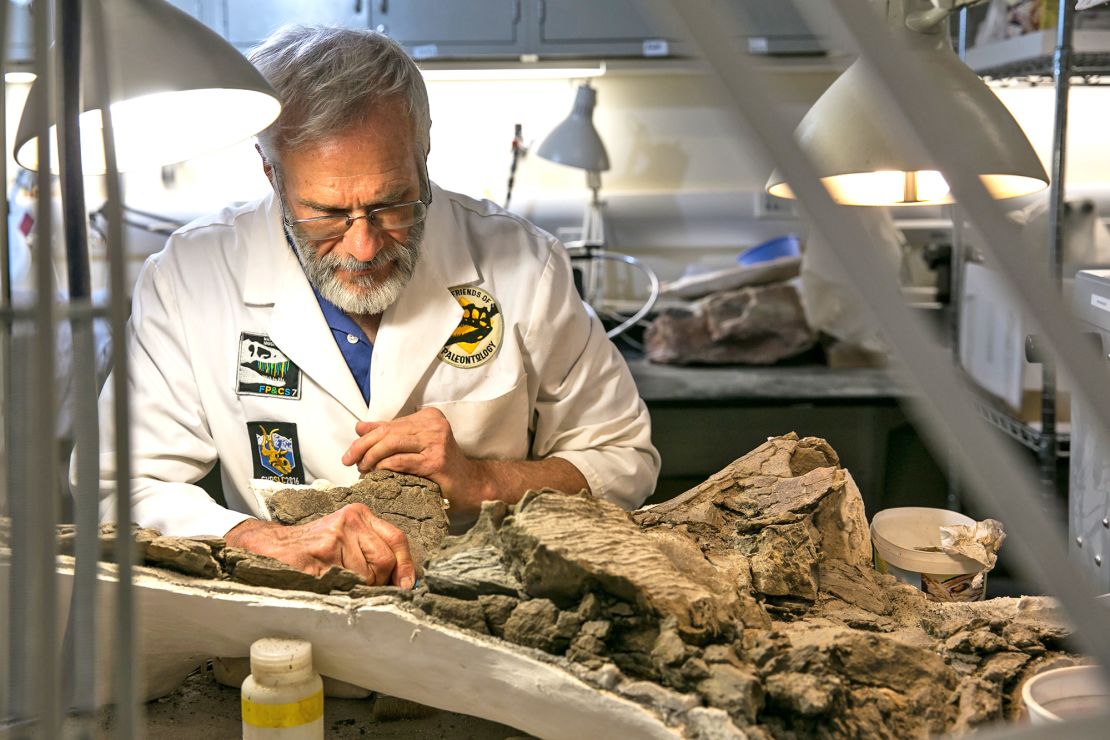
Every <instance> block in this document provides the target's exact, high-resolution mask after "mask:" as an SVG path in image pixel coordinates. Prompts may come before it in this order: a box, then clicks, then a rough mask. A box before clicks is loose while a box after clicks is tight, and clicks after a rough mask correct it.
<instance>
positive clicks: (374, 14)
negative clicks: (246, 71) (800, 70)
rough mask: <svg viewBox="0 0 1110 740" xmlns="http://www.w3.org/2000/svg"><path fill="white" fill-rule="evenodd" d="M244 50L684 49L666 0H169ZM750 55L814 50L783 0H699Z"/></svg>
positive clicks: (477, 53) (498, 55)
mask: <svg viewBox="0 0 1110 740" xmlns="http://www.w3.org/2000/svg"><path fill="white" fill-rule="evenodd" d="M170 2H171V3H172V4H173V5H176V6H177V7H179V8H181V9H182V10H184V11H186V12H187V13H189V14H190V15H192V16H194V17H196V18H197V19H199V20H200V21H201V22H202V23H205V24H207V25H208V26H210V27H211V28H213V29H215V30H216V31H217V32H219V33H220V35H221V36H223V37H224V38H226V39H227V40H228V41H230V42H231V43H232V44H234V45H235V46H236V47H238V48H240V49H243V50H246V49H248V48H250V47H251V46H254V45H255V44H257V43H258V42H259V41H261V40H262V39H264V38H265V37H266V36H267V35H269V34H270V33H271V32H272V31H273V30H275V29H276V28H278V27H279V26H281V25H283V24H285V23H294V22H295V23H319V24H336V25H340V26H347V27H350V28H373V29H376V30H378V31H380V32H382V33H385V34H387V35H388V36H390V37H391V38H394V39H396V40H397V41H398V42H400V43H401V44H402V45H403V46H404V47H405V48H406V49H407V50H408V51H409V53H410V54H412V56H413V57H414V58H416V59H418V60H426V59H519V58H520V57H522V56H536V57H545V58H559V57H563V58H567V57H579V58H583V57H587V58H606V57H610V58H611V57H659V56H675V55H680V56H684V55H688V54H691V53H693V51H694V50H693V49H692V47H691V46H690V44H689V43H688V41H687V40H686V39H685V38H683V36H684V34H683V31H682V29H683V24H682V22H681V21H680V20H679V19H678V15H677V13H676V12H675V9H674V7H673V5H672V2H671V0H312V1H311V2H307V1H305V0H170ZM697 6H698V7H702V8H705V9H706V10H708V11H711V12H714V13H715V14H716V16H717V18H719V19H720V22H721V23H725V24H726V25H727V26H728V27H729V28H730V29H732V31H733V33H734V35H735V36H736V38H737V43H738V46H739V47H740V49H741V50H743V51H749V52H751V53H755V54H769V55H776V54H782V55H792V54H811V53H820V52H821V51H822V50H823V48H824V39H822V38H821V36H820V35H819V34H817V33H814V32H813V31H811V30H810V27H809V26H808V25H807V24H806V22H805V20H803V18H802V16H801V14H799V13H798V11H797V10H796V9H795V8H794V5H793V3H792V2H790V0H697Z"/></svg>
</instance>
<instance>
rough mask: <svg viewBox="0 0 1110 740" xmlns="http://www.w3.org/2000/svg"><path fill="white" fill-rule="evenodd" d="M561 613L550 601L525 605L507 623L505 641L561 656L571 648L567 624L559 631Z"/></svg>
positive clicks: (531, 601) (543, 600) (540, 600)
mask: <svg viewBox="0 0 1110 740" xmlns="http://www.w3.org/2000/svg"><path fill="white" fill-rule="evenodd" d="M560 616H561V614H560V612H559V609H558V607H556V606H555V603H554V602H552V601H551V600H549V599H530V600H528V601H522V602H520V604H518V605H517V607H516V608H515V609H513V613H512V614H510V615H509V619H508V621H506V622H505V630H504V631H505V639H506V640H508V641H509V642H515V643H517V644H518V645H526V646H527V647H533V648H537V649H539V650H543V651H544V652H547V653H555V654H562V653H564V652H565V651H566V649H567V647H568V646H569V645H570V637H571V636H570V635H567V634H566V631H567V630H566V627H567V625H566V623H564V624H563V626H562V627H560V624H559V622H560Z"/></svg>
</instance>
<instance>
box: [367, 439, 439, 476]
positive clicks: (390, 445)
mask: <svg viewBox="0 0 1110 740" xmlns="http://www.w3.org/2000/svg"><path fill="white" fill-rule="evenodd" d="M423 449H424V446H423V444H422V443H421V441H420V439H419V438H417V437H414V436H404V437H396V436H393V435H390V436H388V437H386V438H385V439H383V440H381V441H379V442H378V443H377V444H375V445H374V446H372V447H371V448H370V449H368V450H366V452H364V453H363V454H362V459H361V460H358V470H359V472H360V473H368V472H370V471H371V470H376V469H378V468H379V464H380V463H381V462H382V461H383V460H385V459H387V458H390V457H393V456H395V455H404V454H406V453H419V452H420V451H421V450H423Z"/></svg>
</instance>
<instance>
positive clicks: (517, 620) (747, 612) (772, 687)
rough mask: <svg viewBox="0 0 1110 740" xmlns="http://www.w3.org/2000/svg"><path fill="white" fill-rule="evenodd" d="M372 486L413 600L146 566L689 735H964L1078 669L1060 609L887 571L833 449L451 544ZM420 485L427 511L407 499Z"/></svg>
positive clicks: (144, 541) (142, 535) (161, 547)
mask: <svg viewBox="0 0 1110 740" xmlns="http://www.w3.org/2000/svg"><path fill="white" fill-rule="evenodd" d="M414 481H415V482H414ZM373 486H376V487H377V488H375V490H388V491H389V493H388V495H385V496H378V497H377V498H375V497H374V496H370V497H368V498H367V499H366V500H365V501H364V503H367V505H370V506H371V508H374V510H375V511H378V512H382V513H381V515H382V516H383V517H384V516H386V513H385V512H387V511H388V512H389V514H390V515H391V516H398V517H402V518H403V519H404V521H405V525H404V526H408V527H409V529H406V532H413V533H416V534H411V535H410V536H412V537H416V536H417V535H418V534H424V533H425V531H426V528H427V530H428V531H430V532H431V533H432V534H433V535H438V536H439V539H435V540H434V544H432V542H431V541H430V540H426V541H424V542H423V543H422V546H423V547H425V548H426V551H428V552H431V553H432V554H431V557H430V559H429V560H428V561H427V563H426V564H425V570H424V577H423V579H422V581H421V585H420V587H419V588H417V589H416V590H415V591H413V592H407V591H406V592H402V591H399V590H397V589H392V588H377V589H372V588H369V587H367V586H365V585H363V584H361V583H360V581H359V579H358V576H356V575H355V574H353V573H350V572H348V571H343V570H342V569H339V568H333V569H332V571H330V572H329V573H326V574H324V575H323V576H321V577H319V578H313V577H311V576H307V575H304V574H299V573H296V572H295V571H292V569H289V568H287V567H286V566H284V565H283V564H281V563H278V562H277V561H272V560H270V559H268V558H260V557H258V556H254V555H251V554H250V553H245V552H242V551H237V550H234V549H231V548H225V547H224V546H223V543H222V541H221V540H181V539H179V538H168V537H162V536H159V535H158V534H157V533H155V532H150V531H148V530H140V531H138V532H137V534H136V541H137V543H138V547H139V549H140V552H141V555H142V559H143V561H144V562H146V563H149V564H157V565H159V566H161V567H165V568H171V569H174V570H176V571H179V572H182V573H187V574H190V575H193V576H198V577H202V578H231V579H235V580H239V581H242V582H245V583H251V584H254V585H258V586H266V587H271V588H272V587H277V588H292V589H299V590H302V591H311V592H316V593H320V594H328V595H327V596H321V597H320V598H324V599H330V600H333V603H334V599H335V598H336V596H337V595H339V596H343V597H347V598H351V599H352V600H353V601H354V603H358V602H357V599H359V598H361V597H373V598H372V599H369V601H373V602H374V603H376V604H381V603H383V602H382V600H383V599H385V600H387V601H389V603H395V604H396V605H397V607H398V608H400V609H403V610H406V613H411V614H413V615H415V616H417V617H418V618H419V619H421V620H427V622H428V623H429V624H432V625H444V626H446V627H447V628H448V629H462V630H464V631H466V632H468V633H469V634H470V635H472V636H473V639H475V640H478V641H479V643H480V644H492V643H483V642H482V641H496V642H497V643H498V644H499V645H501V646H505V645H506V644H510V645H512V646H514V648H513V649H514V650H518V651H522V652H523V654H526V655H528V656H531V657H532V658H534V659H535V660H539V661H542V662H544V663H547V664H549V665H554V666H558V667H560V668H561V669H562V670H565V671H567V672H568V673H570V674H571V675H573V676H574V677H576V678H578V679H579V680H581V681H584V682H585V683H586V684H588V685H589V686H592V687H593V688H595V689H596V690H597V691H599V692H607V693H609V694H616V695H618V696H620V697H622V698H624V699H626V700H628V701H630V702H633V706H638V707H640V709H641V711H643V712H646V713H649V714H650V715H652V716H654V717H657V718H660V719H662V721H664V722H665V723H667V725H669V726H670V727H673V728H674V731H675V734H676V735H681V736H685V737H692V738H798V737H817V738H839V737H853V738H854V737H868V738H906V737H927V736H931V735H937V734H960V733H966V732H969V731H971V730H973V729H974V728H976V727H979V726H982V725H985V724H990V723H995V722H999V721H1006V720H1013V719H1015V718H1016V717H1017V716H1018V714H1019V713H1020V711H1021V710H1020V687H1021V684H1022V682H1023V681H1024V680H1025V679H1026V678H1028V677H1029V676H1032V675H1033V674H1035V673H1037V672H1038V671H1040V670H1043V669H1045V668H1048V667H1056V666H1059V665H1069V664H1074V663H1076V662H1079V659H1078V658H1077V657H1076V656H1074V655H1072V654H1070V653H1069V652H1068V651H1067V646H1066V640H1067V637H1068V634H1069V629H1068V627H1067V626H1066V625H1065V624H1064V622H1063V621H1062V618H1061V615H1060V614H1059V612H1058V610H1057V609H1056V608H1055V605H1054V602H1052V601H1051V600H1050V599H1045V598H1040V597H1026V598H1022V599H994V600H990V601H985V602H979V603H937V602H931V601H928V600H926V598H925V596H924V594H923V593H922V592H920V591H919V590H916V589H914V588H912V587H910V586H906V585H904V584H899V583H897V582H896V581H894V579H893V578H891V577H889V576H884V575H881V574H878V573H876V572H875V571H874V570H873V569H872V568H871V565H870V557H871V553H870V544H869V537H868V528H867V520H866V515H865V512H864V508H863V501H862V498H861V496H860V493H859V490H858V489H857V488H856V485H855V483H854V482H853V480H852V477H851V475H850V474H849V473H848V471H847V470H845V469H843V468H842V467H841V466H840V463H839V459H838V457H837V455H836V452H835V451H834V450H833V449H832V448H831V447H830V446H829V445H828V444H827V443H826V442H825V441H824V440H820V439H816V438H803V439H799V438H798V437H797V436H796V435H794V434H789V435H786V436H784V437H778V438H772V439H770V440H768V441H767V442H766V443H765V444H763V445H761V446H760V447H759V448H757V449H755V450H753V451H752V452H750V453H748V454H747V455H745V456H744V457H742V458H740V459H738V460H736V461H735V462H733V463H732V464H730V465H729V466H728V467H726V468H725V469H724V470H722V471H720V472H719V473H717V474H716V475H714V476H712V477H711V478H709V479H708V480H707V481H705V482H704V483H702V484H701V485H699V486H698V487H696V488H694V489H692V490H691V491H688V492H687V493H685V494H682V495H681V496H678V497H677V498H675V499H672V500H671V501H668V502H666V503H664V504H660V505H658V506H654V507H649V508H646V509H642V510H640V511H637V512H634V513H631V514H629V513H627V512H624V511H622V510H620V509H619V508H617V507H616V506H614V505H612V504H609V503H607V502H605V501H602V500H598V499H595V498H593V497H591V496H588V495H585V494H578V495H566V494H563V493H559V492H556V491H534V492H529V493H528V494H526V495H525V496H524V498H523V499H522V500H521V501H520V502H519V503H518V504H517V505H515V506H507V505H505V504H503V503H499V502H492V503H489V504H487V505H485V506H484V507H483V509H482V513H481V516H480V518H479V520H478V523H477V524H476V525H475V526H474V527H473V528H472V529H471V530H470V531H469V532H467V533H466V534H465V535H462V536H460V537H446V538H444V537H442V534H439V533H440V532H441V531H445V529H446V523H445V517H443V519H442V521H443V529H442V530H440V529H439V524H429V522H439V521H441V520H440V519H439V518H438V516H437V514H436V506H435V505H433V504H437V503H438V498H439V491H438V489H435V488H433V486H434V484H430V485H429V482H426V481H419V479H410V478H409V477H408V476H393V475H392V474H389V475H387V476H383V477H380V478H378V479H376V480H375V481H374V482H373ZM367 487H372V486H371V484H368V483H365V482H362V483H360V484H357V485H356V486H353V487H351V488H350V489H333V491H329V492H326V493H328V494H329V495H327V496H322V495H320V494H319V493H318V492H313V493H307V494H303V493H299V494H297V495H288V496H287V495H284V493H283V494H278V495H275V497H274V503H273V504H272V507H273V508H274V511H275V518H276V519H278V520H280V521H286V522H289V523H293V522H299V521H307V520H308V519H310V518H311V517H314V516H319V515H323V514H325V513H327V512H328V511H331V510H334V509H335V508H338V507H339V506H342V505H344V504H345V503H350V502H351V501H352V500H362V499H358V498H356V497H357V496H362V495H364V494H363V491H364V490H365V489H366V488H367ZM410 494H411V495H412V496H413V497H417V498H419V497H420V496H424V497H425V498H426V501H425V502H424V503H422V504H419V505H416V506H415V507H414V508H406V507H408V506H409V504H408V503H407V502H403V501H402V500H401V499H403V498H406V497H408V496H409V495H410ZM433 499H434V501H433ZM383 500H384V501H385V502H386V503H383ZM371 501H373V503H371ZM315 507H318V508H315ZM390 507H392V508H390ZM438 514H442V507H440V508H439V509H438ZM391 521H392V520H391ZM401 521H402V519H398V521H397V522H395V523H397V525H398V526H399V527H402V528H404V526H403V525H402V523H401ZM2 531H3V528H2V527H0V532H2ZM71 536H72V533H71V532H64V533H63V540H64V541H68V540H69V539H71ZM430 539H434V538H430ZM112 540H113V533H112V532H110V531H108V532H107V533H106V537H105V550H106V551H110V549H111V546H112ZM440 540H441V541H440ZM398 670H403V666H398ZM475 680H480V677H477V676H476V677H475ZM378 688H382V689H383V690H387V691H388V689H387V688H385V687H378Z"/></svg>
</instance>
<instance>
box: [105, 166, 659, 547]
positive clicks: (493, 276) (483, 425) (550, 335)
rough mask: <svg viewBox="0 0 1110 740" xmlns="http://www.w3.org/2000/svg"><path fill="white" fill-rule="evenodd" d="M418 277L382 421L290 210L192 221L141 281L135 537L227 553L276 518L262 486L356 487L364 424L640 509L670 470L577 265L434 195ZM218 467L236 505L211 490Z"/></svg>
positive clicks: (379, 373)
mask: <svg viewBox="0 0 1110 740" xmlns="http://www.w3.org/2000/svg"><path fill="white" fill-rule="evenodd" d="M433 193H434V195H433V202H432V205H431V208H430V209H429V213H428V219H427V226H426V231H425V236H424V241H423V244H422V246H421V254H420V259H419V261H418V263H417V267H416V270H415V273H414V275H413V277H412V279H411V281H410V282H409V284H408V285H407V286H406V287H405V289H404V290H403V291H402V294H401V296H400V297H399V298H398V299H397V301H396V302H395V303H394V305H392V306H391V307H390V308H389V309H388V310H386V312H385V313H384V315H383V316H382V321H381V327H380V329H379V330H378V334H377V338H376V341H375V342H374V351H373V359H372V364H371V370H370V377H371V387H370V402H369V405H368V404H367V403H366V401H365V400H364V399H363V396H362V393H361V392H360V390H359V387H358V385H357V384H356V382H355V380H354V378H353V377H352V375H351V372H350V370H349V369H348V367H347V365H346V363H345V362H344V359H343V356H342V354H341V353H340V351H339V348H338V347H337V346H336V343H335V339H333V335H332V333H331V331H330V329H329V327H328V325H327V323H326V322H325V320H324V317H323V314H322V312H321V310H320V307H319V304H318V303H317V301H316V297H315V295H314V294H313V292H312V289H311V287H310V286H309V283H308V281H307V279H306V278H305V275H304V272H303V271H302V269H301V266H300V264H299V262H298V261H297V258H296V255H295V253H294V252H293V250H292V249H291V248H290V247H289V246H288V244H287V243H286V241H285V236H284V233H283V229H282V225H281V217H280V211H279V208H278V206H277V204H276V202H275V199H274V197H273V195H272V194H271V195H269V196H267V197H265V198H263V199H262V200H260V201H257V202H254V203H250V204H247V205H244V206H241V207H238V208H234V209H226V210H224V211H222V212H221V213H219V214H217V215H215V216H213V217H210V218H207V219H202V220H199V221H195V222H193V223H191V224H189V225H187V226H185V227H183V228H182V229H180V230H179V231H177V232H176V233H175V234H174V235H173V236H171V237H170V239H169V241H168V242H167V244H166V247H165V249H163V250H162V251H161V252H159V253H158V254H156V255H154V256H153V257H151V258H150V259H149V260H148V261H147V263H146V264H145V265H144V267H143V269H142V272H141V274H140V276H139V279H138V283H137V285H136V287H135V294H134V301H133V307H132V316H131V321H130V324H129V327H128V334H127V343H128V354H129V357H130V362H131V364H130V382H129V387H130V389H131V446H132V460H133V463H132V488H131V496H132V501H133V518H134V520H135V521H136V522H137V523H139V524H141V525H142V526H146V527H153V528H155V529H159V530H161V531H162V532H163V533H165V534H171V535H201V534H209V535H223V534H224V533H225V532H227V531H228V530H229V529H231V528H232V527H234V526H235V525H236V524H238V523H239V522H241V521H242V520H244V519H246V518H247V517H250V516H254V517H259V518H268V516H267V515H266V512H265V510H264V509H265V507H264V503H263V502H262V501H261V500H260V499H259V498H258V497H257V496H256V495H255V494H254V493H252V490H251V486H250V481H251V479H252V478H270V479H271V480H277V481H280V482H284V483H311V482H313V481H314V480H317V479H326V480H328V481H331V482H333V483H336V484H340V485H349V484H351V483H353V482H354V481H355V480H357V479H358V471H357V470H356V469H355V468H354V467H350V466H345V465H343V464H342V462H341V460H340V458H341V457H342V455H343V453H344V451H345V450H346V449H347V447H348V446H349V445H350V444H351V443H352V442H353V441H354V439H355V431H354V427H355V423H356V422H357V421H360V420H374V421H382V420H390V419H394V418H397V417H401V416H405V415H408V414H411V413H413V412H415V411H417V410H418V409H421V408H424V407H428V406H431V407H435V408H437V409H439V410H440V411H442V412H443V414H444V415H445V416H446V417H447V419H448V420H449V421H450V423H451V428H452V430H453V433H454V436H455V439H456V440H457V442H458V444H459V446H460V448H461V449H462V451H463V453H464V454H466V455H467V456H469V457H474V458H499V459H512V460H525V459H542V458H547V457H560V458H563V459H565V460H567V461H568V462H570V463H572V464H573V465H574V466H575V467H576V468H578V470H580V471H581V472H582V474H583V475H584V476H585V478H586V480H587V481H588V482H589V484H590V488H591V490H592V491H593V493H594V495H596V496H599V497H601V498H604V499H607V500H609V501H612V502H614V503H616V504H618V505H620V506H621V507H623V508H625V509H632V508H635V507H637V506H639V505H640V504H641V503H643V501H644V499H645V498H646V497H647V496H648V495H649V494H650V493H651V491H652V490H653V488H654V485H655V481H656V477H657V475H658V472H659V455H658V453H657V452H656V450H655V448H654V447H652V445H651V429H650V421H649V418H648V413H647V409H646V408H645V406H644V403H643V401H642V400H641V399H640V397H639V395H638V393H637V390H636V386H635V384H634V382H633V380H632V376H631V374H630V373H629V371H628V367H627V365H626V364H625V362H624V360H623V359H622V358H621V357H620V355H619V353H618V352H617V350H616V349H615V347H614V346H613V344H612V343H611V342H610V341H609V340H608V339H607V338H606V336H605V332H604V330H603V328H602V326H601V323H600V322H599V321H598V319H597V318H596V317H595V316H593V315H592V313H590V312H588V311H587V310H586V309H585V307H584V306H583V304H582V302H581V301H580V300H579V298H578V296H577V294H576V293H575V289H574V285H573V281H572V273H571V269H570V263H569V260H568V258H567V255H566V252H565V250H564V249H563V248H562V246H561V245H560V244H558V242H557V241H556V240H555V239H554V238H553V237H552V236H550V235H549V234H546V233H545V232H543V231H541V230H539V229H537V228H535V227H534V226H532V225H530V224H528V223H527V222H525V221H522V220H521V219H518V218H516V217H515V216H512V215H510V214H508V213H506V212H504V211H503V210H501V209H499V208H498V207H497V206H494V205H493V204H491V203H489V202H486V201H476V200H472V199H470V198H467V197H465V196H461V195H457V194H454V193H450V192H446V191H444V190H442V189H440V188H438V187H434V188H433ZM111 388H112V383H111V381H110V380H109V382H108V383H107V384H106V385H105V390H104V392H103V393H102V394H101V398H100V414H101V416H100V418H101V420H102V421H101V454H100V470H101V472H100V494H101V502H100V513H101V518H102V519H103V520H106V521H108V520H112V519H113V518H114V509H115V486H114V476H115V458H114V455H115V453H114V447H113V445H114V437H113V430H112V424H111V409H112V390H111ZM217 459H218V460H219V462H220V466H221V471H222V483H223V490H224V495H225V497H226V499H227V504H228V507H229V508H227V509H225V508H223V507H222V506H220V505H219V504H217V503H216V502H215V501H213V500H212V499H211V498H210V497H209V496H208V495H207V494H206V493H205V492H204V491H203V490H202V489H201V488H199V487H198V486H196V485H194V483H195V482H196V481H199V480H200V479H201V478H202V477H204V475H205V474H207V473H208V472H209V471H210V470H211V469H212V467H213V465H214V464H215V462H216V460H217Z"/></svg>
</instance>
